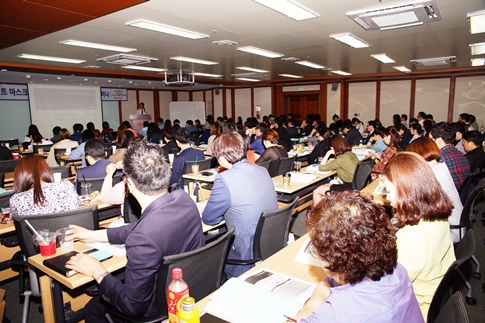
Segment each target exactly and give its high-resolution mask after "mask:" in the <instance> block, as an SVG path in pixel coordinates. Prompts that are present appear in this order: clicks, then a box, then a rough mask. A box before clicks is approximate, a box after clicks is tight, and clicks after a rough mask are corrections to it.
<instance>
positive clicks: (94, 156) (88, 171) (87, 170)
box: [77, 138, 111, 181]
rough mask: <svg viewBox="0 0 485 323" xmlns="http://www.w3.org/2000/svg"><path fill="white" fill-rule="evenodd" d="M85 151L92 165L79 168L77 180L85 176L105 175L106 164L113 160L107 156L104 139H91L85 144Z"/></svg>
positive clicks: (97, 176)
mask: <svg viewBox="0 0 485 323" xmlns="http://www.w3.org/2000/svg"><path fill="white" fill-rule="evenodd" d="M84 153H85V155H86V161H87V162H88V164H89V165H90V166H87V167H84V168H80V169H78V170H77V181H81V180H82V179H83V178H103V177H105V176H106V166H108V165H109V164H111V162H110V161H109V160H107V159H106V158H105V156H106V154H105V152H104V145H103V141H102V140H101V139H98V138H92V139H89V140H88V141H86V145H85V146H84Z"/></svg>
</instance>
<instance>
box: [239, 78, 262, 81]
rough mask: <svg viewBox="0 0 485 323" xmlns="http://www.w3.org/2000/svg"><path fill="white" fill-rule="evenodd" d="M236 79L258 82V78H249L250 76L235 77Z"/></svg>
mask: <svg viewBox="0 0 485 323" xmlns="http://www.w3.org/2000/svg"><path fill="white" fill-rule="evenodd" d="M236 80H240V81H249V82H259V81H260V80H255V79H250V78H247V77H236Z"/></svg>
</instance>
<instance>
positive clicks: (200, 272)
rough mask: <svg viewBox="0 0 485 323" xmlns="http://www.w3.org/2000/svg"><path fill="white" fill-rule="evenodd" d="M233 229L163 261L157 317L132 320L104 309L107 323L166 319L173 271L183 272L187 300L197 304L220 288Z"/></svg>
mask: <svg viewBox="0 0 485 323" xmlns="http://www.w3.org/2000/svg"><path fill="white" fill-rule="evenodd" d="M234 231H235V229H234V228H232V229H231V230H229V231H227V232H226V234H224V235H223V236H222V237H221V238H220V239H217V240H215V241H214V242H211V243H209V244H207V245H205V246H204V247H202V248H199V249H197V250H192V251H188V252H184V253H181V254H178V255H171V256H165V257H163V263H162V265H161V266H160V269H159V271H158V279H157V292H156V293H157V296H156V297H157V308H158V311H159V313H160V315H158V316H157V317H153V318H133V317H127V316H125V315H124V314H122V313H120V312H119V311H118V310H116V308H114V307H112V306H108V307H106V319H107V320H108V322H110V323H115V322H118V321H115V319H114V318H115V317H116V318H121V319H122V320H124V321H126V322H143V323H150V322H153V323H155V322H161V321H162V320H164V319H166V318H167V314H168V313H167V296H166V294H167V288H168V285H169V284H170V282H171V281H172V269H173V268H182V272H183V275H184V277H183V279H184V280H185V282H186V283H187V285H188V286H189V290H190V296H191V297H193V298H194V299H195V301H196V302H197V301H199V300H201V299H203V298H204V297H206V296H207V295H209V294H210V293H212V292H214V291H215V290H217V289H218V288H219V287H220V286H221V279H222V274H223V272H224V260H225V259H226V257H227V252H228V250H229V246H230V244H231V242H232V237H233V235H234Z"/></svg>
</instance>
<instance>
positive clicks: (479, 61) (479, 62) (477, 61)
mask: <svg viewBox="0 0 485 323" xmlns="http://www.w3.org/2000/svg"><path fill="white" fill-rule="evenodd" d="M470 61H471V62H472V66H484V65H485V58H472V59H471V60H470Z"/></svg>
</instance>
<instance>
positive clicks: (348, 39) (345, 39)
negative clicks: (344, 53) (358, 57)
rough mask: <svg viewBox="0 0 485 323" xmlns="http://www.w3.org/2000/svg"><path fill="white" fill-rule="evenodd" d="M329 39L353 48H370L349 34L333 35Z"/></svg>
mask: <svg viewBox="0 0 485 323" xmlns="http://www.w3.org/2000/svg"><path fill="white" fill-rule="evenodd" d="M330 38H333V39H335V40H338V41H340V42H342V43H344V44H346V45H349V46H350V47H354V48H365V47H369V46H370V45H369V44H368V43H366V42H365V41H363V40H362V39H359V38H357V37H355V36H354V35H352V34H351V33H343V34H334V35H330Z"/></svg>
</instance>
